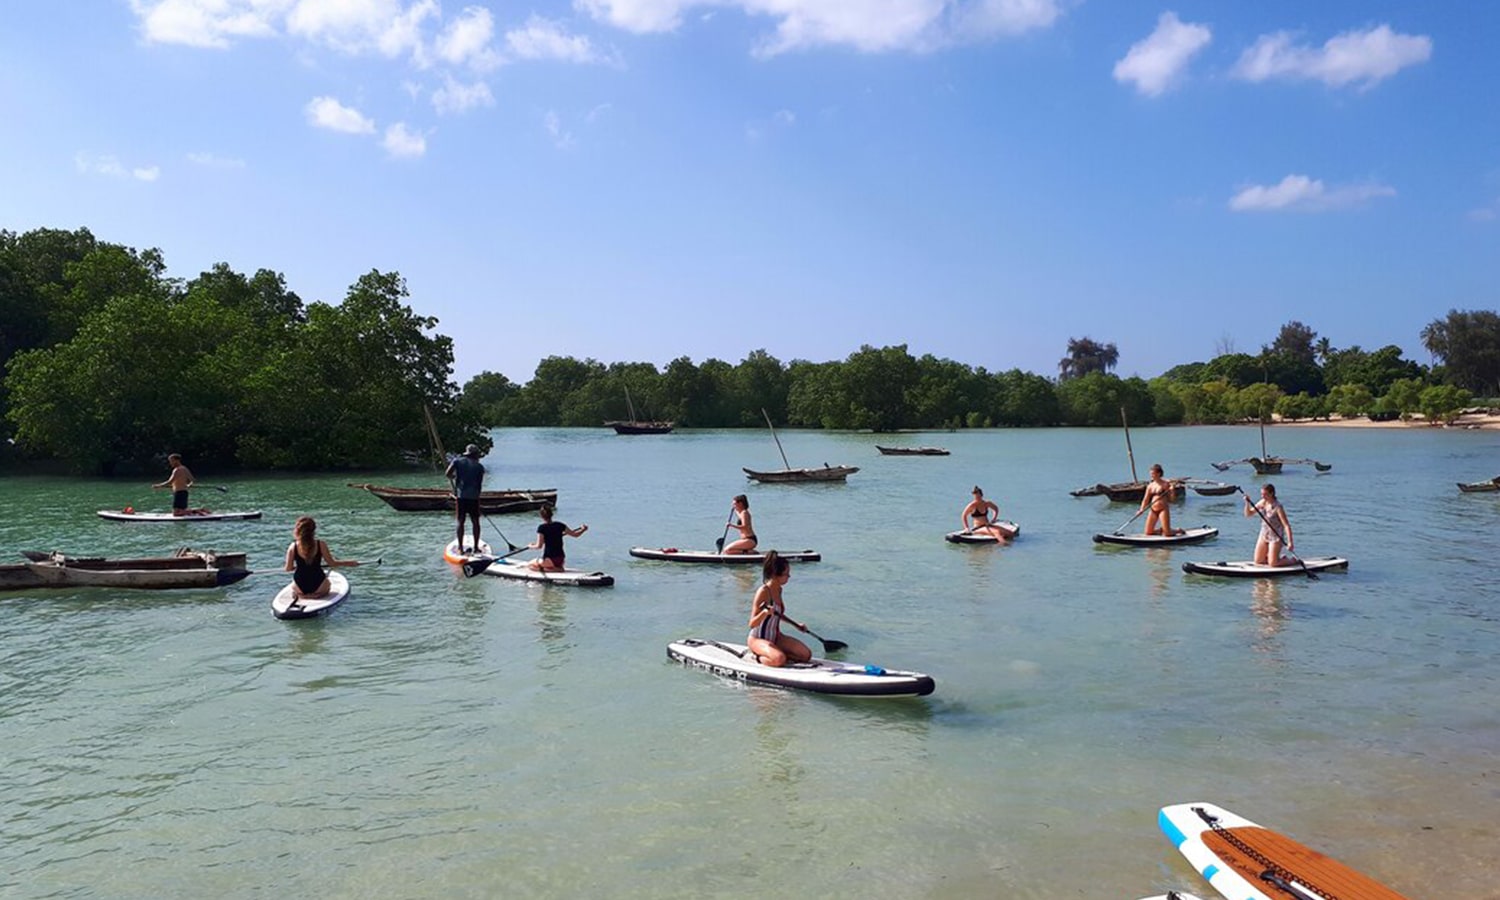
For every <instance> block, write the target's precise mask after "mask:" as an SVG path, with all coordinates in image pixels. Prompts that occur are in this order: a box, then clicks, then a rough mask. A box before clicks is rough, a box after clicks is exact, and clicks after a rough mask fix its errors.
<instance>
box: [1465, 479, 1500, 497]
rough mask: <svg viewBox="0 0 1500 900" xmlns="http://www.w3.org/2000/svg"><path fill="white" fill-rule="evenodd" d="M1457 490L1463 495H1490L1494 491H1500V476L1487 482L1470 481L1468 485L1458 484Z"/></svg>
mask: <svg viewBox="0 0 1500 900" xmlns="http://www.w3.org/2000/svg"><path fill="white" fill-rule="evenodd" d="M1458 489H1459V490H1460V491H1463V492H1464V493H1465V494H1492V493H1494V492H1495V491H1500V475H1496V476H1495V477H1494V478H1492V479H1490V480H1489V481H1471V482H1469V483H1468V484H1462V483H1460V484H1459V486H1458Z"/></svg>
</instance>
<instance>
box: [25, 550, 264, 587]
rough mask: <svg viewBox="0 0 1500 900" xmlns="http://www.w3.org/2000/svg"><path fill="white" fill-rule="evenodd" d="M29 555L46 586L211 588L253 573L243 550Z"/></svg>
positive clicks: (28, 563) (31, 553)
mask: <svg viewBox="0 0 1500 900" xmlns="http://www.w3.org/2000/svg"><path fill="white" fill-rule="evenodd" d="M26 556H27V558H28V561H27V562H26V567H27V568H28V569H30V570H31V572H32V574H33V575H36V576H37V577H38V578H40V579H41V580H42V581H43V583H44V584H45V586H47V587H111V588H132V589H142V590H170V589H173V588H210V587H223V586H224V585H226V584H234V583H235V582H236V581H239V580H240V579H242V578H244V577H245V576H247V575H249V574H250V573H249V572H248V571H247V570H246V569H245V554H243V553H214V552H212V551H209V552H205V553H192V552H189V553H187V554H183V555H179V556H166V557H149V558H145V559H102V558H94V559H81V558H76V557H70V556H66V555H64V554H62V553H51V554H44V553H36V552H28V553H27V554H26ZM37 557H41V559H40V560H38V559H37Z"/></svg>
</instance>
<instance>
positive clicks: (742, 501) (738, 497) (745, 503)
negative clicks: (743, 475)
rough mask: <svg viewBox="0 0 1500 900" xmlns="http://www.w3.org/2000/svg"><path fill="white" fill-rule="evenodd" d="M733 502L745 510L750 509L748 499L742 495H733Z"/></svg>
mask: <svg viewBox="0 0 1500 900" xmlns="http://www.w3.org/2000/svg"><path fill="white" fill-rule="evenodd" d="M734 502H735V503H738V504H740V505H741V506H743V507H745V508H746V509H749V508H750V498H749V497H746V496H745V495H744V494H735V495H734Z"/></svg>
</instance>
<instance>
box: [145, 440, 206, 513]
mask: <svg viewBox="0 0 1500 900" xmlns="http://www.w3.org/2000/svg"><path fill="white" fill-rule="evenodd" d="M167 465H169V466H171V467H172V474H171V475H168V476H167V480H166V481H163V482H161V483H160V484H153V485H151V487H152V488H153V489H155V488H171V489H172V515H174V516H201V515H203V514H205V513H207V512H208V510H206V509H189V508H188V488H190V487H192V486H193V473H192V472H190V471H188V467H187V466H185V465H183V464H182V454H181V453H170V454H168V455H167Z"/></svg>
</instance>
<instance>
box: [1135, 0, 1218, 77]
mask: <svg viewBox="0 0 1500 900" xmlns="http://www.w3.org/2000/svg"><path fill="white" fill-rule="evenodd" d="M1212 40H1213V32H1212V31H1211V30H1210V29H1209V27H1208V26H1207V25H1195V24H1191V23H1188V22H1183V21H1182V20H1180V19H1178V18H1177V14H1176V13H1174V12H1164V13H1162V14H1161V17H1160V18H1159V19H1157V20H1156V30H1155V31H1153V32H1151V34H1150V35H1149V36H1148V37H1146V38H1145V39H1143V40H1140V41H1137V42H1136V43H1134V44H1132V45H1131V47H1130V50H1129V52H1127V53H1126V54H1125V58H1124V59H1121V60H1120V61H1119V62H1117V63H1115V71H1114V75H1115V80H1116V81H1118V82H1121V83H1126V82H1130V83H1133V84H1134V85H1135V89H1136V90H1137V91H1139V92H1141V93H1142V94H1145V95H1146V96H1147V97H1157V96H1160V95H1161V94H1162V92H1164V91H1166V90H1167V89H1168V88H1170V87H1172V86H1173V85H1174V84H1175V83H1176V82H1177V81H1178V80H1179V78H1180V77H1181V75H1182V72H1183V71H1184V70H1185V69H1186V68H1187V66H1188V63H1190V62H1192V59H1193V57H1194V56H1196V55H1198V53H1199V52H1200V51H1202V50H1203V48H1204V47H1207V46H1208V45H1209V42H1210V41H1212Z"/></svg>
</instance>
